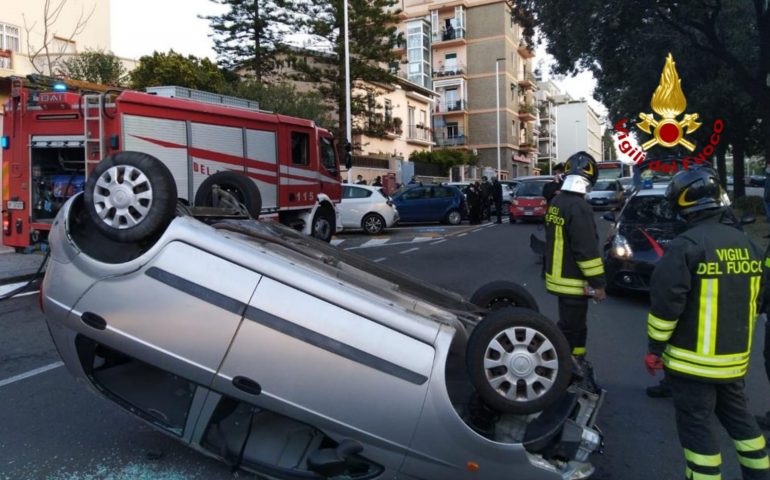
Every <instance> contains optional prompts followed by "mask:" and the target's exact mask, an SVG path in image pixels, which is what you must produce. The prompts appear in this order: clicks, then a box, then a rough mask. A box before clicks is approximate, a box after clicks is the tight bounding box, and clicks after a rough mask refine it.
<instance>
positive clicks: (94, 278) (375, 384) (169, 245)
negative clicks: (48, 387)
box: [41, 152, 603, 480]
mask: <svg viewBox="0 0 770 480" xmlns="http://www.w3.org/2000/svg"><path fill="white" fill-rule="evenodd" d="M168 175H169V174H168V171H167V170H166V169H165V167H164V166H163V164H161V163H160V162H157V161H156V160H154V159H153V158H152V157H149V156H148V155H144V154H141V155H139V154H133V153H131V152H123V153H119V154H116V155H114V156H112V157H108V158H107V159H105V160H103V161H102V162H101V163H100V164H99V165H98V166H97V168H96V169H95V171H94V172H93V173H92V174H91V175H90V177H89V181H88V183H87V184H86V187H85V191H84V193H82V194H78V195H76V196H75V197H73V198H72V199H70V200H69V201H68V202H67V203H66V204H65V206H64V207H63V208H62V209H61V211H60V212H59V214H58V216H57V217H56V220H55V222H54V225H53V228H52V230H51V233H50V236H49V241H50V246H51V262H50V265H49V267H48V268H47V271H46V276H45V279H44V281H43V285H42V290H41V292H42V293H41V295H42V299H43V306H44V310H45V314H46V316H47V321H48V325H49V328H50V332H51V335H52V337H53V339H54V342H55V344H56V347H57V349H58V351H59V353H60V355H61V357H62V359H63V360H64V362H65V364H66V366H67V368H68V369H69V371H70V372H71V373H72V374H73V375H74V376H76V377H77V378H79V379H82V380H83V381H84V383H85V384H87V385H89V386H90V387H92V389H94V390H95V391H96V392H98V393H99V394H101V395H103V396H105V397H106V398H108V399H110V400H112V401H114V402H115V403H117V404H118V405H119V406H121V407H123V408H125V409H126V410H128V411H130V412H132V413H133V414H135V415H136V416H138V417H139V418H141V419H143V420H144V421H146V422H148V423H149V424H151V425H152V426H154V427H156V428H157V429H158V430H160V431H162V432H165V433H166V434H168V435H171V436H173V437H176V438H177V439H179V440H180V441H182V442H184V443H186V444H188V445H190V446H191V447H192V448H194V449H196V450H198V451H200V452H202V453H204V454H206V455H209V456H212V457H215V458H218V459H220V460H222V461H224V462H226V463H227V464H229V465H230V466H231V467H233V468H242V469H245V470H248V471H252V472H256V473H258V474H260V475H262V476H264V477H267V478H280V479H323V478H332V479H372V478H378V479H379V478H382V479H386V478H387V479H392V478H399V479H415V480H416V479H424V478H446V479H465V478H468V479H478V478H485V479H511V480H513V479H527V480H547V479H553V480H557V479H562V480H566V479H582V478H588V477H589V476H590V475H591V474H592V472H593V467H592V466H591V464H590V463H589V461H588V460H589V455H590V454H591V453H592V452H593V451H595V450H596V449H598V448H599V446H600V444H601V440H602V438H601V435H600V433H599V431H598V429H597V428H596V427H595V425H594V423H595V419H596V415H597V412H598V409H599V406H600V403H601V400H602V398H603V392H602V391H601V390H599V389H598V388H597V387H596V385H595V382H593V381H591V379H590V378H583V377H582V376H581V375H580V374H578V373H575V372H574V371H573V366H572V362H571V357H570V355H569V348H568V346H567V343H566V340H565V339H564V337H563V335H562V334H561V332H560V331H559V330H558V328H556V326H555V324H553V323H552V322H551V321H549V320H548V319H547V318H545V317H543V316H542V315H540V314H539V313H537V305H536V303H535V301H534V299H533V298H532V297H531V296H530V295H529V294H528V293H527V292H526V290H524V289H523V288H522V287H520V286H518V285H516V284H512V283H509V282H492V283H490V284H488V285H485V286H483V287H481V288H480V289H479V290H478V291H477V292H476V294H474V295H473V296H472V297H471V299H470V300H468V301H466V300H464V299H463V298H462V297H460V296H458V295H456V294H453V293H450V292H447V291H444V290H441V289H438V288H436V287H432V286H429V285H426V284H425V283H424V282H422V281H418V280H416V279H413V278H411V277H408V276H405V275H402V274H399V273H397V272H394V271H392V270H389V269H387V268H384V267H383V266H381V265H377V264H374V263H372V262H369V261H368V260H366V259H363V258H361V257H358V256H356V255H353V254H350V253H347V252H344V251H341V250H339V249H337V248H335V247H332V246H329V245H327V244H325V243H322V242H320V241H317V240H315V239H312V238H309V237H306V236H303V235H301V234H300V233H298V232H296V231H294V230H292V229H290V228H288V227H285V226H282V225H280V224H277V223H275V222H261V221H254V220H252V219H236V218H230V219H227V218H225V219H222V218H217V217H214V216H212V215H211V214H212V211H211V210H212V209H210V208H209V209H206V210H205V211H200V212H196V211H195V210H190V209H188V208H185V207H184V206H182V205H177V204H176V198H175V196H176V194H175V191H174V183H173V180H169V178H170V176H168ZM220 213H221V212H220ZM191 214H192V215H191ZM193 215H195V216H193ZM223 215H224V213H223ZM196 216H197V217H198V218H200V219H198V218H196ZM220 216H221V215H220ZM225 216H226V217H227V216H230V217H235V216H236V215H230V214H228V215H225ZM201 219H202V220H201ZM128 239H130V240H128Z"/></svg>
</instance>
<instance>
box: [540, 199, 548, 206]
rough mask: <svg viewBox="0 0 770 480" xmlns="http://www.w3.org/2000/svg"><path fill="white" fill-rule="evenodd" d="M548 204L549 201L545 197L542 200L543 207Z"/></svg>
mask: <svg viewBox="0 0 770 480" xmlns="http://www.w3.org/2000/svg"><path fill="white" fill-rule="evenodd" d="M546 205H548V202H547V201H546V200H545V199H542V200H540V206H541V207H545V206H546Z"/></svg>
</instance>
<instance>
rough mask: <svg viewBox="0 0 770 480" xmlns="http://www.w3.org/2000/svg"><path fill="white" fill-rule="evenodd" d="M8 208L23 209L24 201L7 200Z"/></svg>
mask: <svg viewBox="0 0 770 480" xmlns="http://www.w3.org/2000/svg"><path fill="white" fill-rule="evenodd" d="M8 210H24V202H22V201H21V200H8Z"/></svg>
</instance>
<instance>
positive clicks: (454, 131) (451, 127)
mask: <svg viewBox="0 0 770 480" xmlns="http://www.w3.org/2000/svg"><path fill="white" fill-rule="evenodd" d="M446 136H447V138H457V137H459V136H460V128H459V127H458V125H457V122H447V124H446Z"/></svg>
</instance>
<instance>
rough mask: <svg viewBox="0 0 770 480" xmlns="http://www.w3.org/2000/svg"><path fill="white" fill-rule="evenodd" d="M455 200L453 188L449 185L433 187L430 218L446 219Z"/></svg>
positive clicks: (429, 211)
mask: <svg viewBox="0 0 770 480" xmlns="http://www.w3.org/2000/svg"><path fill="white" fill-rule="evenodd" d="M453 201H454V192H453V189H451V188H447V187H431V195H430V200H429V210H428V215H429V219H430V220H436V221H441V220H444V217H445V216H446V214H447V212H448V211H449V209H450V207H451V206H452V203H453Z"/></svg>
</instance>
